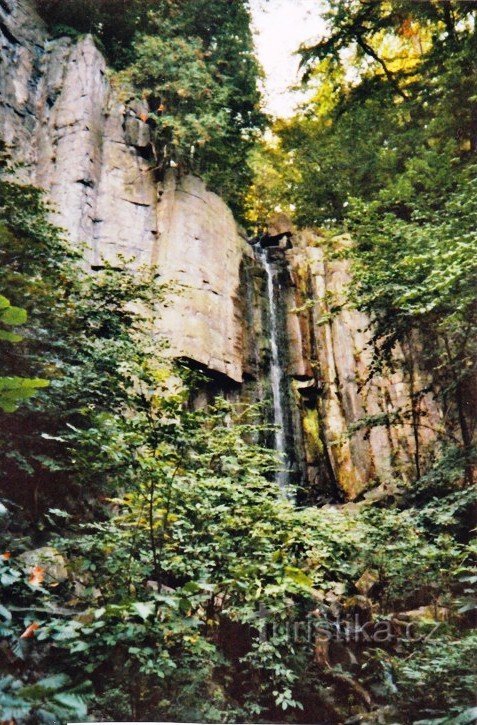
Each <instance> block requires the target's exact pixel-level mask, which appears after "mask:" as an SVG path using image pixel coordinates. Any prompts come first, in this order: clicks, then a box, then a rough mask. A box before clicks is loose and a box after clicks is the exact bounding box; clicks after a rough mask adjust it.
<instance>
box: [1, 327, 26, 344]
mask: <svg viewBox="0 0 477 725" xmlns="http://www.w3.org/2000/svg"><path fill="white" fill-rule="evenodd" d="M0 340H5V341H6V342H21V341H22V340H23V337H22V336H21V335H18V334H17V333H16V332H10V331H9V330H0Z"/></svg>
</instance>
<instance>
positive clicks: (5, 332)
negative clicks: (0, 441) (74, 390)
mask: <svg viewBox="0 0 477 725" xmlns="http://www.w3.org/2000/svg"><path fill="white" fill-rule="evenodd" d="M26 321H27V313H26V310H24V309H22V308H21V307H14V306H13V305H11V304H10V302H9V301H8V300H7V298H6V297H3V295H0V325H2V326H3V327H4V328H5V327H7V328H8V327H16V326H17V325H23V324H25V322H26ZM22 339H23V338H22V337H21V335H18V334H17V333H16V332H12V331H11V330H9V329H2V328H1V327H0V340H3V341H5V342H10V343H12V342H13V343H14V342H21V340H22ZM48 384H49V383H48V380H44V379H42V378H19V377H0V408H1V409H2V410H3V411H4V413H13V412H14V411H15V410H17V408H18V405H19V404H20V402H21V401H23V400H27V399H28V398H30V397H31V396H32V395H35V393H36V392H37V390H38V389H39V388H45V387H46V386H47V385H48Z"/></svg>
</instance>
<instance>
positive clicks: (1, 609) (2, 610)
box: [0, 604, 12, 622]
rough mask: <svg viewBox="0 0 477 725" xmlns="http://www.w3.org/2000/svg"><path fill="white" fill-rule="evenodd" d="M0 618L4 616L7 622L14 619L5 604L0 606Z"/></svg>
mask: <svg viewBox="0 0 477 725" xmlns="http://www.w3.org/2000/svg"><path fill="white" fill-rule="evenodd" d="M0 616H2V617H3V618H4V619H5V620H6V621H7V622H10V621H11V619H12V614H11V612H10V611H9V610H8V609H7V608H6V607H4V606H3V604H0Z"/></svg>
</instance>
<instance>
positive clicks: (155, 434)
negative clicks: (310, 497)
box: [0, 0, 477, 725]
mask: <svg viewBox="0 0 477 725" xmlns="http://www.w3.org/2000/svg"><path fill="white" fill-rule="evenodd" d="M329 6H330V11H329V23H330V25H329V36H328V37H327V38H326V39H325V40H324V41H323V42H322V43H320V44H319V45H318V46H317V47H315V48H311V49H308V50H307V51H306V52H305V53H304V59H305V62H306V68H307V72H308V74H309V76H310V81H309V82H310V83H313V84H315V85H316V89H317V90H316V95H315V97H314V99H313V100H312V101H311V102H310V103H309V104H308V105H307V107H306V108H304V109H303V110H302V111H301V112H300V113H299V114H297V116H296V117H295V118H293V119H292V120H290V121H287V122H279V123H278V124H277V127H276V129H275V130H276V134H277V142H276V144H275V145H274V146H272V147H271V148H269V147H263V148H262V149H259V150H255V151H254V154H255V164H256V166H257V177H256V180H255V187H254V189H252V192H251V195H253V198H252V202H253V203H251V200H250V198H249V199H248V205H249V215H250V219H251V222H252V223H253V222H254V221H256V220H257V219H258V215H260V218H262V217H263V216H264V215H266V214H267V212H268V211H270V209H273V208H274V207H275V206H276V205H277V204H278V203H280V204H282V206H283V207H285V206H286V205H288V204H289V203H292V204H294V205H295V207H296V219H297V222H298V223H300V224H307V225H318V224H319V225H320V226H321V227H328V228H330V229H331V230H332V231H334V230H337V229H340V230H341V229H347V230H350V231H351V232H352V234H353V237H354V239H355V240H356V244H355V247H354V248H353V250H352V252H351V256H352V263H353V264H354V266H355V274H356V281H357V284H356V286H355V287H354V289H353V290H352V296H351V292H350V301H349V304H355V305H358V306H359V307H360V308H361V309H364V310H366V311H367V312H369V313H370V314H371V316H372V317H373V318H374V319H375V322H376V327H375V337H374V344H375V353H376V355H375V365H376V371H377V372H379V371H380V370H381V369H382V368H383V366H386V365H388V364H389V356H390V354H391V353H392V350H393V348H394V346H395V344H396V343H400V344H401V345H403V346H404V347H405V346H406V344H408V347H412V346H413V345H414V344H416V341H417V340H419V339H420V336H422V333H423V332H424V333H425V336H426V337H425V340H426V344H425V345H424V351H423V360H424V362H425V364H426V365H427V366H428V368H429V370H430V372H431V374H432V379H433V392H434V394H435V395H436V396H438V397H439V399H440V401H441V402H442V405H443V407H444V410H445V422H446V426H445V430H443V440H442V456H441V457H440V459H439V460H438V461H437V462H436V463H435V465H434V466H433V468H432V469H431V470H427V471H426V470H420V468H419V461H417V466H416V475H415V480H414V481H413V482H412V484H410V485H404V484H403V483H402V482H401V481H396V486H395V488H394V489H393V492H392V493H391V494H390V495H389V496H387V497H384V498H382V499H381V500H380V501H378V502H377V503H376V504H372V503H361V504H360V505H358V506H356V505H352V506H346V505H344V506H337V507H331V506H325V507H323V508H314V507H309V508H303V509H299V508H295V507H294V506H293V505H292V504H291V503H290V502H288V501H285V500H283V498H282V497H281V496H280V493H279V491H278V489H277V486H276V485H275V483H273V482H272V480H271V479H272V478H273V476H271V475H270V474H271V473H272V472H273V470H274V467H275V465H276V461H275V457H274V455H273V454H272V453H271V452H270V451H268V450H266V449H264V448H263V447H261V445H260V444H259V443H257V442H254V441H256V440H257V432H258V431H260V429H261V428H262V427H263V423H262V416H261V410H260V408H257V407H254V406H251V407H246V406H243V405H241V406H233V405H231V404H229V403H227V402H225V401H223V400H217V401H216V402H215V404H214V405H213V406H210V407H209V408H208V409H201V410H195V409H194V408H193V406H191V405H190V400H191V399H192V398H193V396H194V391H195V390H196V389H197V387H200V385H201V380H200V377H199V376H198V375H197V373H195V372H193V371H191V370H189V369H188V368H187V367H185V366H181V365H179V364H172V363H171V362H170V361H169V360H168V359H167V355H165V354H164V349H163V347H162V343H161V342H160V341H159V340H157V338H155V336H154V335H153V334H152V320H153V318H154V317H156V316H158V315H160V313H161V307H162V305H163V304H164V301H165V300H167V295H168V290H167V289H165V288H162V287H160V286H159V285H158V283H157V280H156V279H154V278H153V277H152V274H151V272H150V270H143V271H142V272H140V273H139V274H137V273H136V274H134V275H133V274H132V273H130V272H128V271H127V265H125V267H124V269H123V270H122V271H118V270H117V269H112V268H109V267H108V266H106V267H105V269H104V270H102V271H100V272H98V273H96V274H95V275H94V276H87V275H85V274H84V273H83V272H82V270H81V266H80V264H79V262H80V259H79V254H78V253H76V252H73V251H72V250H71V248H70V247H69V245H68V243H67V242H66V241H65V240H64V239H63V238H62V235H61V232H60V231H59V230H57V229H56V228H55V227H54V226H52V225H51V224H50V223H49V222H48V219H47V207H46V206H45V202H44V199H43V197H42V194H41V193H40V192H39V191H38V190H37V189H34V188H31V187H28V186H18V185H17V184H15V183H13V180H12V178H10V177H9V176H8V175H4V176H2V178H1V180H0V234H1V239H2V245H1V255H2V258H1V261H2V265H1V269H0V290H1V292H2V297H0V345H1V346H2V368H1V370H0V375H1V377H0V408H2V409H3V410H4V411H5V412H4V413H3V414H2V415H1V431H2V435H1V442H0V452H1V467H2V487H1V489H0V490H1V496H2V498H1V499H0V588H1V590H2V600H1V601H2V604H1V606H0V651H1V655H2V660H1V675H2V677H1V678H0V712H1V717H0V720H4V721H6V722H10V721H12V720H13V721H16V722H18V723H22V722H26V723H37V722H43V723H53V722H58V721H59V722H66V721H68V720H73V719H80V718H85V717H86V716H89V717H91V718H95V719H97V720H101V719H106V720H108V719H109V720H112V719H115V720H159V719H161V720H167V719H175V720H179V721H180V720H192V721H197V720H198V721H200V720H202V721H208V722H234V721H239V722H240V721H242V722H255V721H264V722H266V721H275V722H283V721H286V722H323V723H340V722H344V721H345V720H346V719H347V718H352V717H353V716H357V715H358V714H360V713H361V714H363V713H365V714H366V713H367V714H366V715H363V717H368V718H369V720H368V721H371V722H373V718H374V722H378V721H379V720H378V719H377V718H381V721H382V722H402V723H413V722H417V721H420V722H421V723H422V722H425V723H434V724H435V725H437V723H441V724H442V725H444V723H448V724H449V725H451V724H452V723H461V725H465V724H466V723H471V722H473V721H475V717H476V712H475V708H473V707H472V705H473V704H474V703H473V697H474V682H473V678H472V661H473V657H474V656H475V645H476V637H475V635H474V634H473V633H472V630H471V625H472V614H473V612H474V611H475V601H474V599H473V591H472V589H473V585H474V584H475V581H476V576H475V553H476V552H475V544H474V543H473V542H472V540H471V530H472V527H473V525H474V522H473V518H474V517H473V511H474V510H475V508H474V505H475V493H474V490H473V489H472V486H471V479H472V473H473V472H472V465H473V448H472V439H473V428H472V420H471V415H470V407H471V406H470V404H469V403H471V402H472V391H471V382H472V379H473V375H474V373H475V371H474V368H473V365H474V362H475V349H474V347H473V345H474V343H473V339H474V338H475V334H474V333H475V320H474V317H473V315H474V314H475V301H474V286H473V285H474V277H473V272H475V260H474V256H475V255H473V247H475V236H476V232H475V229H476V221H477V219H476V217H477V207H476V200H475V183H476V181H475V176H476V174H475V165H474V164H475V125H474V124H475V103H476V101H475V97H474V96H476V90H475V89H474V88H473V87H472V83H473V82H475V73H474V76H473V75H472V73H471V72H470V71H471V70H472V68H474V65H475V58H477V55H476V54H475V38H476V33H475V28H474V24H473V23H474V15H475V7H474V6H473V4H472V3H466V2H458V3H457V2H456V3H450V2H449V3H414V2H404V1H403V2H395V3H392V4H391V3H381V2H377V1H370V2H366V3H360V2H349V1H346V2H345V1H344V0H341V1H340V2H330V3H329ZM124 7H125V5H124V3H123V2H114V1H113V0H110V1H109V2H101V3H98V2H95V3H81V4H79V3H76V2H73V0H72V1H71V2H62V3H57V2H45V3H42V10H43V12H44V13H45V16H46V17H48V19H49V21H50V22H51V23H52V24H54V23H56V24H60V25H63V27H62V28H59V29H58V32H60V31H61V32H64V30H65V28H64V25H65V24H67V25H68V26H69V31H68V32H73V31H74V32H86V31H92V32H94V33H95V34H96V35H97V36H98V38H99V40H100V41H101V42H102V43H103V46H104V48H105V50H106V52H107V53H108V55H109V58H110V60H111V62H112V63H113V65H115V67H116V68H117V70H118V71H119V72H120V73H121V74H122V82H124V81H126V82H129V83H133V84H134V86H135V87H136V89H137V90H144V92H145V96H146V97H147V98H148V101H149V103H150V107H151V116H152V120H153V122H154V124H155V126H154V127H155V129H156V134H157V139H158V140H157V148H156V151H157V153H159V150H160V149H162V151H163V152H164V149H165V148H166V147H168V148H169V151H167V150H166V156H164V158H167V159H169V160H171V159H172V160H177V162H178V163H181V164H183V165H184V168H185V169H187V168H190V147H191V146H196V147H198V148H199V149H201V148H202V151H201V152H200V154H199V156H200V164H203V165H205V172H206V174H207V175H210V177H211V178H213V179H214V182H213V183H215V184H216V185H217V186H220V185H223V188H224V189H227V190H228V191H227V193H228V198H229V199H236V200H237V199H239V197H240V196H241V191H242V190H241V189H240V185H241V184H243V183H245V181H246V178H247V176H246V175H247V173H248V171H245V172H244V173H245V176H240V177H238V175H237V172H238V170H240V172H242V169H243V160H244V154H245V152H246V151H247V150H248V149H250V148H252V146H251V143H252V140H253V135H254V133H255V129H256V128H258V127H259V126H260V123H261V121H260V120H259V119H258V118H257V117H256V116H255V115H254V114H255V113H256V112H257V96H256V89H255V79H256V66H255V61H254V59H253V56H252V47H251V41H250V33H249V28H248V19H247V13H246V10H245V9H244V7H243V5H242V3H239V2H235V1H233V2H230V3H229V2H227V3H224V2H219V1H217V2H208V3H201V2H182V3H177V2H175V1H174V0H170V1H169V2H166V0H161V1H159V0H151V1H150V2H137V3H136V2H131V3H127V12H123V10H124ZM179 7H180V11H179ZM84 8H86V10H87V11H86V12H85V11H84ZM144 9H148V10H151V11H152V14H149V15H146V14H145V13H144ZM118 16H120V17H121V19H122V20H121V23H118V22H117V19H118ZM158 17H160V18H161V20H160V27H161V32H160V34H158V35H156V34H155V29H156V28H157V27H158V25H157V24H158V22H159V21H158ZM164 18H167V22H166V21H165V20H164ZM186 38H187V40H186ZM232 41H233V42H232ZM235 43H236V44H237V46H234V44H235ZM237 48H238V50H237ZM344 51H346V52H344ZM353 53H355V54H356V56H354V55H353ZM178 57H180V58H181V63H182V65H181V67H180V69H178V70H177V73H173V72H172V69H173V68H176V62H177V61H176V60H175V59H177V58H178ZM351 58H352V59H353V63H354V64H355V67H356V68H357V70H356V72H355V73H353V74H352V75H351V76H350V74H349V73H348V72H347V71H348V69H349V64H350V63H351V60H350V59H351ZM182 74H183V77H182ZM205 88H210V90H211V94H210V97H209V96H208V95H207V94H205V95H203V91H204V89H205ZM182 90H184V92H185V95H184V94H183V93H182ZM232 100H233V104H236V105H233V104H232ZM157 103H160V104H162V105H164V107H165V108H164V109H163V110H162V111H161V114H162V115H158V114H157V109H158V106H156V104H157ZM224 109H225V110H224ZM454 111H457V112H454ZM222 114H224V115H222ZM214 124H219V126H220V128H219V126H217V127H216V126H215V125H214ZM204 135H205V139H206V143H205V144H204V146H203V147H201V146H200V144H199V140H200V139H201V138H203V137H204ZM171 144H172V146H174V152H173V153H172V152H171V151H170V146H171ZM198 153H199V152H198ZM197 158H199V157H197ZM7 163H8V162H7V160H6V159H5V158H3V159H2V166H3V167H5V165H6V164H7ZM194 163H195V162H194ZM197 163H199V160H197ZM202 168H203V167H202ZM221 174H222V175H223V179H222V180H221V181H219V177H220V175H221ZM220 178H222V177H220ZM237 179H238V180H239V182H240V183H239V184H236V180H237ZM228 184H229V185H230V186H227V185H228ZM234 195H236V196H234ZM237 204H238V205H239V202H238V201H237ZM409 364H410V363H409ZM411 367H412V365H411ZM410 369H411V368H410ZM410 369H409V370H408V373H410ZM47 383H48V384H47ZM422 394H423V391H421V390H415V391H414V398H413V401H411V403H413V402H414V403H415V405H411V411H410V414H411V415H414V416H416V412H417V411H418V405H417V402H418V401H419V396H420V395H422ZM398 413H399V412H398ZM402 414H404V413H402ZM405 414H407V413H405ZM380 422H381V424H382V421H380ZM419 422H420V421H419V420H418V418H417V419H415V423H416V425H419ZM367 423H368V424H372V421H371V422H370V421H368V422H367ZM363 627H364V629H363ZM374 707H377V708H378V711H379V714H376V713H375V714H373V713H371V712H368V711H370V710H372V708H374Z"/></svg>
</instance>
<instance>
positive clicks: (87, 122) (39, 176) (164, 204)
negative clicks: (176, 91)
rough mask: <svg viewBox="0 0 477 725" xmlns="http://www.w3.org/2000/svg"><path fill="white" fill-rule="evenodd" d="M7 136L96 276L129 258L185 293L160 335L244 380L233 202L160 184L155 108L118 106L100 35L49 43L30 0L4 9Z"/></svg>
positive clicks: (0, 83) (174, 299)
mask: <svg viewBox="0 0 477 725" xmlns="http://www.w3.org/2000/svg"><path fill="white" fill-rule="evenodd" d="M0 18H1V25H0V31H1V66H2V73H1V77H0V103H1V111H0V138H2V139H3V140H4V141H5V143H6V144H7V145H8V146H9V147H10V149H11V150H12V152H13V153H14V155H15V157H16V158H17V159H19V160H21V161H22V162H23V164H24V165H23V168H22V169H21V172H20V173H21V178H22V179H23V180H24V181H29V182H31V183H33V184H35V185H38V186H40V187H42V188H44V189H46V190H47V192H48V196H49V199H50V200H51V202H52V205H53V208H54V210H55V213H54V221H55V222H56V223H57V224H58V225H59V226H61V227H63V228H64V229H65V230H66V232H67V233H68V235H69V237H70V238H71V240H72V241H73V242H75V243H85V244H86V245H87V247H86V251H85V260H86V262H87V264H89V265H91V266H93V267H95V266H101V264H102V263H103V261H104V260H107V261H108V262H111V263H113V264H114V263H115V262H116V261H117V259H118V257H119V256H122V257H123V258H125V259H127V260H130V263H131V264H133V265H136V266H139V265H143V264H146V265H159V268H160V269H159V271H160V273H161V274H162V276H163V277H164V281H166V282H171V281H172V282H175V283H176V292H175V293H173V294H172V295H171V296H170V300H169V304H168V307H167V308H166V309H165V310H164V314H163V324H162V323H159V324H158V331H159V332H161V333H162V334H164V336H165V337H167V339H168V341H169V343H170V349H171V352H172V353H173V354H175V355H179V356H184V357H188V358H190V359H192V360H194V361H196V362H198V363H200V364H202V365H203V366H205V367H206V368H208V369H210V370H211V371H213V372H217V373H221V374H223V375H226V376H228V377H229V378H230V379H231V380H233V381H235V382H240V381H241V380H242V357H243V356H242V325H241V321H240V319H239V313H238V304H237V300H238V294H239V293H238V290H239V282H240V265H241V258H242V255H243V253H244V252H246V247H247V245H246V244H245V243H244V242H243V240H242V238H241V237H240V235H239V233H238V229H237V225H236V223H235V221H234V219H233V216H232V213H231V212H230V210H229V209H228V207H227V206H226V204H225V203H224V202H223V201H222V200H221V199H220V198H219V197H218V196H217V195H216V194H212V193H211V192H209V191H207V190H206V188H205V185H204V184H203V183H202V182H201V181H200V180H199V179H195V178H193V177H188V178H185V179H183V180H182V181H181V182H180V183H175V182H174V179H173V178H172V177H170V178H169V179H167V180H166V183H165V184H164V185H162V184H158V183H157V182H156V179H155V176H154V171H153V168H152V167H153V163H152V161H151V153H150V148H149V147H150V131H149V126H148V125H147V123H145V121H144V120H143V119H144V118H145V117H147V109H146V108H145V107H144V106H143V105H141V103H138V102H137V101H135V100H133V99H131V100H130V101H129V102H127V103H122V102H120V100H119V98H118V96H117V94H116V93H115V91H114V89H113V88H112V86H111V83H110V82H109V80H108V77H107V69H106V63H105V60H104V58H103V56H102V55H101V53H100V52H99V50H98V49H97V48H96V46H95V44H94V42H93V39H92V38H91V37H90V36H86V37H84V38H81V39H80V40H78V41H77V42H72V41H71V40H70V39H68V38H60V39H57V40H49V39H48V35H47V32H46V28H45V26H44V24H43V22H42V21H41V19H40V18H39V17H38V15H37V14H36V12H35V11H34V9H33V6H32V4H31V3H30V2H25V1H24V0H8V2H2V3H1V4H0Z"/></svg>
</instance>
